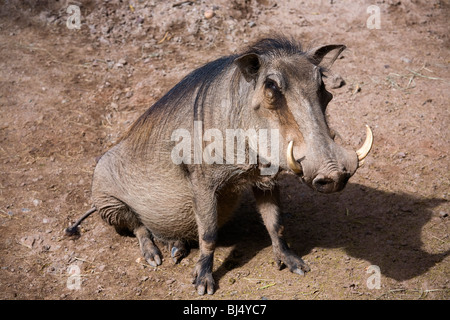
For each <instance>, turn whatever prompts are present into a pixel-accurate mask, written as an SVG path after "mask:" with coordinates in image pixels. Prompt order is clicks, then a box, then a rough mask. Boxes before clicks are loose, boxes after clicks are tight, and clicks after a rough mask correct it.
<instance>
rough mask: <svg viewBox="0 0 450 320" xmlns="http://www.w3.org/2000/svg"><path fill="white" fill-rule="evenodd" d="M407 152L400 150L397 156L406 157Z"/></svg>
mask: <svg viewBox="0 0 450 320" xmlns="http://www.w3.org/2000/svg"><path fill="white" fill-rule="evenodd" d="M406 154H407V153H406V152H399V153H397V157H398V158H405V157H406Z"/></svg>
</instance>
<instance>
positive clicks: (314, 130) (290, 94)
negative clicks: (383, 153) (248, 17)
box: [235, 39, 373, 193]
mask: <svg viewBox="0 0 450 320" xmlns="http://www.w3.org/2000/svg"><path fill="white" fill-rule="evenodd" d="M344 49H345V46H343V45H327V46H323V47H319V48H315V49H312V50H310V51H307V52H303V51H301V49H300V47H299V46H298V45H296V44H294V43H292V42H290V41H288V40H285V39H275V40H274V39H266V40H262V41H260V42H258V43H257V44H256V45H255V46H253V47H251V48H250V49H249V50H248V51H247V52H245V53H243V54H241V55H240V56H238V57H237V58H236V60H235V62H236V64H237V65H238V67H239V69H240V71H241V72H242V75H243V76H244V78H245V80H246V81H247V82H250V83H252V84H253V88H254V90H253V91H252V97H251V104H252V108H251V109H252V110H251V112H253V115H252V116H251V118H252V119H253V120H252V121H256V122H257V126H258V127H260V128H264V127H265V128H278V129H279V130H280V135H281V137H282V140H283V141H282V142H281V144H280V163H279V165H280V167H281V168H282V169H285V170H291V171H292V172H294V173H295V174H296V175H297V176H299V177H300V178H301V179H302V180H303V181H304V182H305V183H306V184H307V185H309V186H311V187H312V188H313V189H315V190H317V191H320V192H324V193H330V192H335V191H340V190H342V189H343V188H344V187H345V185H346V183H347V181H348V179H349V178H350V177H351V176H352V175H353V174H354V173H355V171H356V170H357V168H358V167H359V166H360V165H361V164H362V162H363V160H364V158H365V157H366V156H367V154H368V153H369V151H370V149H371V147H372V139H373V138H372V132H371V130H370V129H369V127H367V137H366V140H365V142H364V144H363V146H362V147H361V148H360V149H359V150H357V151H353V150H347V149H345V148H343V147H342V146H340V145H338V144H336V143H335V142H334V140H333V137H332V134H331V133H330V129H329V128H328V125H327V122H326V118H325V109H326V107H327V105H328V103H329V102H330V101H331V99H332V97H333V96H332V94H331V93H330V92H328V91H327V90H326V89H325V85H324V82H323V79H322V78H323V76H324V75H323V72H324V70H325V69H326V68H328V67H330V66H331V64H332V63H333V62H334V61H335V60H336V58H337V57H338V56H339V54H340V53H341V52H342V51H343V50H344Z"/></svg>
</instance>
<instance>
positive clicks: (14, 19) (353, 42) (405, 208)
mask: <svg viewBox="0 0 450 320" xmlns="http://www.w3.org/2000/svg"><path fill="white" fill-rule="evenodd" d="M70 4H75V5H77V6H78V7H79V8H80V17H81V21H80V22H81V29H79V30H78V29H69V28H68V27H67V24H66V21H67V20H68V19H69V18H70V15H69V13H67V12H66V9H67V8H68V6H69V5H70ZM370 5H375V6H377V8H378V9H379V16H378V17H379V20H377V19H375V18H376V11H371V10H372V9H370V8H369V6H370ZM0 6H1V8H0V10H1V11H0V57H1V58H0V116H1V118H0V119H1V121H0V172H1V175H0V298H1V299H205V300H206V299H270V300H272V299H289V300H290V299H449V297H450V291H449V280H450V264H449V262H450V258H449V257H448V255H449V252H450V238H449V230H448V228H449V219H450V218H449V214H450V207H449V202H448V201H449V197H450V193H449V192H450V173H449V161H450V159H449V156H450V155H449V151H450V146H449V141H450V130H449V125H450V117H449V116H450V109H449V92H450V90H449V89H450V87H449V81H450V74H449V63H450V50H449V45H450V43H449V22H448V21H449V19H450V5H449V1H393V0H384V1H375V0H373V1H349V0H348V1H344V0H343V1H340V0H334V1H333V0H332V1H330V0H327V1H325V0H323V1H274V0H259V1H255V0H246V1H244V0H234V1H225V0H217V1H211V2H210V1H181V0H177V1H143V0H142V1H140V0H130V1H126V0H123V1H119V0H110V1H106V0H105V1H93V0H92V1H81V0H80V1H62V0H61V1H44V0H42V1H33V0H26V1H15V0H2V1H0ZM368 9H369V10H368ZM375 9H376V8H375ZM207 10H212V11H213V12H214V16H213V17H212V18H209V19H207V18H205V15H204V14H205V11H207ZM371 16H372V17H373V18H370V17H371ZM368 20H369V27H368V25H367V21H368ZM377 22H379V25H378V26H379V28H373V27H376V26H377V25H376V23H377ZM274 32H282V33H284V34H286V35H292V36H293V37H295V38H296V39H298V40H300V41H302V42H303V43H304V44H305V47H307V48H308V47H312V46H315V45H322V44H329V43H343V44H345V45H347V47H348V49H347V50H346V51H344V53H343V56H342V59H339V60H337V61H336V62H335V64H334V66H333V68H332V71H331V75H330V77H329V79H330V80H333V77H335V78H337V79H338V77H339V76H340V77H342V79H343V80H344V81H345V84H344V85H342V86H340V87H339V86H338V85H336V83H334V87H335V88H332V89H330V91H332V93H333V95H334V99H333V101H332V102H331V103H330V105H329V107H328V113H329V116H330V121H331V123H330V124H331V126H332V127H334V128H335V129H336V130H337V131H338V132H339V134H340V136H341V137H342V139H341V141H340V143H342V144H344V145H346V146H348V147H352V148H355V147H357V146H359V145H360V144H361V142H362V140H363V139H364V125H365V124H368V125H370V126H371V127H372V128H373V131H374V135H375V143H374V148H373V150H372V152H371V154H370V156H369V157H368V159H367V161H366V163H365V165H364V166H363V167H362V168H361V169H360V170H358V172H357V173H356V175H355V176H354V177H352V179H351V180H350V182H349V184H348V186H347V188H346V189H345V190H343V191H342V192H340V193H338V194H332V195H322V194H317V193H315V192H313V191H312V190H310V189H309V188H308V187H306V186H303V185H300V184H299V183H297V181H295V180H294V179H292V178H290V177H284V178H283V179H282V190H283V204H284V207H283V213H284V214H283V219H284V221H285V224H286V236H287V239H288V241H289V244H290V246H291V247H292V248H293V249H294V250H295V251H296V252H297V253H298V254H300V255H301V256H302V257H303V259H304V260H305V261H306V262H307V263H308V264H309V266H310V267H311V272H309V273H307V274H306V275H305V276H304V277H299V276H297V275H295V274H292V273H290V272H289V270H287V269H283V270H281V271H279V270H278V269H277V267H276V266H275V262H274V260H273V257H272V249H271V246H270V239H269V237H268V234H267V232H266V230H265V228H264V226H263V224H262V222H261V219H260V218H259V217H258V215H257V214H256V213H255V209H254V207H253V200H252V199H251V198H247V199H246V201H244V203H243V205H242V207H241V208H240V209H239V210H238V211H237V213H236V217H235V218H234V219H233V221H231V222H230V223H229V224H228V225H226V226H225V227H224V228H223V229H222V230H221V232H220V235H219V245H218V249H217V251H216V254H215V258H214V277H215V279H216V281H217V283H218V290H217V292H216V293H215V294H214V295H213V296H203V297H200V296H198V295H197V293H196V292H195V289H194V287H193V285H192V284H191V273H192V269H193V266H194V264H195V261H196V258H197V255H198V250H197V249H196V248H194V249H193V250H192V251H191V253H190V255H189V256H188V257H187V258H186V259H184V260H183V261H182V263H180V264H178V265H174V264H173V263H172V261H171V259H170V257H169V252H168V250H167V248H164V247H161V250H162V253H163V255H164V257H165V259H164V261H163V264H162V265H161V266H159V267H158V268H153V267H151V266H149V265H147V264H146V263H145V261H144V260H143V259H141V254H140V250H139V246H138V242H137V240H136V239H135V238H133V237H124V236H120V235H118V234H116V232H115V230H114V229H113V228H111V227H109V226H107V225H106V224H105V223H104V222H103V221H102V220H101V219H100V217H99V216H98V215H94V216H92V217H90V218H89V219H88V220H86V221H85V222H84V224H83V225H82V228H81V237H79V238H78V239H70V238H67V237H65V236H64V232H63V230H64V228H66V227H67V226H68V225H69V224H70V223H72V222H73V221H75V220H76V219H77V218H78V217H79V216H80V215H81V214H82V213H84V212H85V211H86V210H87V209H89V208H90V205H91V203H90V184H91V178H92V173H93V169H94V166H95V163H96V162H95V159H96V157H98V156H99V155H101V154H102V153H103V152H105V151H106V150H108V149H109V148H110V147H111V146H112V145H114V143H116V142H117V141H118V139H119V138H120V136H121V135H122V134H123V133H124V132H125V131H126V130H127V128H129V126H130V125H131V124H132V122H133V121H134V120H135V119H137V117H138V116H139V115H140V114H141V113H143V112H144V111H145V110H146V109H147V108H149V107H150V106H151V105H152V104H153V103H154V102H155V101H157V99H159V98H160V97H161V96H162V95H163V94H164V93H165V92H166V91H167V90H168V89H170V88H171V87H172V86H173V85H174V84H176V83H177V82H178V81H179V80H180V79H181V78H182V77H183V76H184V75H186V74H187V73H188V72H190V71H191V70H193V69H195V68H196V67H199V66H201V65H202V64H204V63H205V62H207V61H210V60H213V59H216V58H218V57H220V56H222V55H224V54H231V53H234V52H236V51H237V50H239V49H240V48H242V47H244V46H246V45H248V44H250V43H251V42H253V41H255V40H256V39H257V38H258V37H260V36H262V35H267V34H268V35H270V34H273V33H274ZM328 85H329V86H333V82H332V81H331V82H330V83H328ZM373 266H377V267H378V268H379V270H380V277H379V279H378V280H379V282H377V271H376V270H378V269H377V267H373ZM70 270H72V271H73V270H75V271H74V272H75V273H73V274H70ZM77 270H79V274H77V273H76V271H77ZM78 280H79V282H78ZM377 284H379V287H378V288H377Z"/></svg>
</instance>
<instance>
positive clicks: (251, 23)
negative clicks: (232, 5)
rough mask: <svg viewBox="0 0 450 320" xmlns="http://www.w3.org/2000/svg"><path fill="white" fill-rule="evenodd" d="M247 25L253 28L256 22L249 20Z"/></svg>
mask: <svg viewBox="0 0 450 320" xmlns="http://www.w3.org/2000/svg"><path fill="white" fill-rule="evenodd" d="M248 26H249V27H250V28H253V27H255V26H256V22H255V21H250V22H249V23H248Z"/></svg>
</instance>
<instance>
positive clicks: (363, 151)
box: [356, 124, 373, 167]
mask: <svg viewBox="0 0 450 320" xmlns="http://www.w3.org/2000/svg"><path fill="white" fill-rule="evenodd" d="M372 145H373V133H372V130H370V127H369V126H368V125H367V124H366V141H364V143H363V145H362V146H361V148H359V149H358V150H356V155H357V156H358V166H359V167H360V166H362V164H363V163H364V158H365V157H367V155H368V154H369V152H370V149H372Z"/></svg>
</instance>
